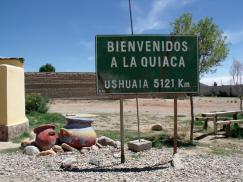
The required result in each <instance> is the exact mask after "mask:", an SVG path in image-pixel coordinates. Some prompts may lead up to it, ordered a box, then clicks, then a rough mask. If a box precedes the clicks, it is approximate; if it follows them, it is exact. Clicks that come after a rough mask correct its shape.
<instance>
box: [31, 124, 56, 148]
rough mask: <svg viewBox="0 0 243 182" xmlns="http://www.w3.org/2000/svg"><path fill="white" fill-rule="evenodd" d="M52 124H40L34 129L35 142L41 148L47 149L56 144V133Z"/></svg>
mask: <svg viewBox="0 0 243 182" xmlns="http://www.w3.org/2000/svg"><path fill="white" fill-rule="evenodd" d="M54 129H55V126H54V125H52V124H45V125H41V126H39V127H37V128H35V129H34V132H35V134H36V138H35V142H36V145H37V146H38V147H39V148H40V149H41V150H49V149H51V148H52V146H53V145H55V144H56V140H57V135H56V133H55V131H54Z"/></svg>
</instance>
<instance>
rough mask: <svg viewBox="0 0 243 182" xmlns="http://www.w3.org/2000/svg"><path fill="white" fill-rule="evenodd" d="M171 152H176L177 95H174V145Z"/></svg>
mask: <svg viewBox="0 0 243 182" xmlns="http://www.w3.org/2000/svg"><path fill="white" fill-rule="evenodd" d="M173 148H174V149H173V154H176V153H177V95H174V146H173Z"/></svg>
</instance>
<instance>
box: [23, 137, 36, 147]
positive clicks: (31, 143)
mask: <svg viewBox="0 0 243 182" xmlns="http://www.w3.org/2000/svg"><path fill="white" fill-rule="evenodd" d="M29 145H33V141H31V140H28V139H27V140H23V141H21V148H25V147H27V146H29Z"/></svg>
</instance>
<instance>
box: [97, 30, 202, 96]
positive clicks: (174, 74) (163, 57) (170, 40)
mask: <svg viewBox="0 0 243 182" xmlns="http://www.w3.org/2000/svg"><path fill="white" fill-rule="evenodd" d="M197 45H198V42H197V37H196V36H171V35H168V36H161V35H158V36H149V35H146V36H144V35H136V36H96V73H97V93H98V94H104V93H110V94H116V93H117V94H118V93H119V94H129V93H151V92H154V93H156V92H164V93H195V92H197V91H198V54H197Z"/></svg>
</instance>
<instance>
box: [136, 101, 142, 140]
mask: <svg viewBox="0 0 243 182" xmlns="http://www.w3.org/2000/svg"><path fill="white" fill-rule="evenodd" d="M136 104H137V121H138V141H139V142H140V141H141V138H140V119H139V110H138V97H136Z"/></svg>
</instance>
